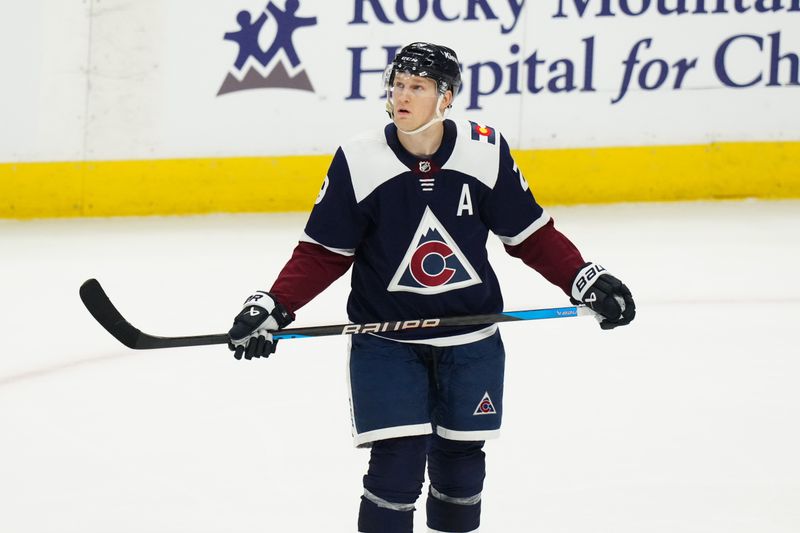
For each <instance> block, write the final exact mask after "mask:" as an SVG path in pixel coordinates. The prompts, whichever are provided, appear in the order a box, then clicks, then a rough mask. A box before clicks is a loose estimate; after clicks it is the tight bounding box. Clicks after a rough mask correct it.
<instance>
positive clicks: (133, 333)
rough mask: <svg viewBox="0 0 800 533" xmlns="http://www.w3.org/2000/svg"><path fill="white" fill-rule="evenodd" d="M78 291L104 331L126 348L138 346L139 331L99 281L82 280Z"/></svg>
mask: <svg viewBox="0 0 800 533" xmlns="http://www.w3.org/2000/svg"><path fill="white" fill-rule="evenodd" d="M79 292H80V296H81V301H83V305H85V306H86V309H88V310H89V312H90V313H91V314H92V316H93V317H94V319H95V320H97V322H98V323H99V324H100V325H101V326H103V327H104V328H105V329H106V331H108V332H109V333H111V335H112V336H113V337H114V338H115V339H117V340H118V341H119V342H121V343H122V344H124V345H125V346H127V347H128V348H134V349H136V348H139V346H138V340H139V336H140V335H141V331H139V330H138V329H136V328H135V327H133V326H132V325H131V323H130V322H128V321H127V320H125V318H123V316H122V315H121V314H120V312H119V311H117V308H116V307H114V304H112V303H111V300H109V299H108V295H106V291H104V290H103V287H102V286H101V285H100V282H99V281H97V280H96V279H94V278H92V279H88V280H86V281H84V282H83V285H81V288H80V291H79Z"/></svg>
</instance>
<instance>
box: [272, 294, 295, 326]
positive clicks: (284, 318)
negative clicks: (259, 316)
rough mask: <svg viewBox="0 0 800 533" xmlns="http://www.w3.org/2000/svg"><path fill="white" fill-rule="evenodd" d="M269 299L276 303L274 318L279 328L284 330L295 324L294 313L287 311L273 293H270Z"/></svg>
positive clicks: (273, 312) (273, 311)
mask: <svg viewBox="0 0 800 533" xmlns="http://www.w3.org/2000/svg"><path fill="white" fill-rule="evenodd" d="M267 294H269V297H270V298H272V301H273V302H275V309H273V310H272V318H274V319H275V322H277V323H278V328H279V329H283V328H285V327H286V326H288V325H289V324H291V323H292V322H294V313H292V312H291V311H289V310H288V309H286V308H285V307H284V306H283V305H282V304H281V303H280V302H279V301H278V299H277V298H275V296H273V295H272V293H270V292H268V293H267Z"/></svg>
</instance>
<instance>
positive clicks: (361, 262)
mask: <svg viewBox="0 0 800 533" xmlns="http://www.w3.org/2000/svg"><path fill="white" fill-rule="evenodd" d="M549 222H550V216H549V215H548V214H547V213H546V212H545V211H544V210H543V209H542V207H541V206H539V204H538V203H537V202H536V200H535V199H534V196H533V195H532V193H531V191H530V190H529V188H528V183H527V181H526V180H525V178H524V177H523V175H522V173H521V172H520V170H519V168H518V167H517V165H516V164H515V162H514V160H513V158H512V156H511V152H510V150H509V146H508V143H507V142H506V140H505V139H504V138H503V136H502V135H500V133H499V132H497V131H496V130H495V129H494V128H491V127H488V126H482V125H479V124H476V123H474V122H471V121H466V120H464V121H458V122H456V121H452V120H445V121H444V137H443V140H442V143H441V145H440V147H439V149H438V150H437V151H436V153H435V154H433V155H432V156H431V157H430V158H425V159H420V158H418V157H416V156H414V155H412V154H410V153H408V152H407V151H406V150H405V149H404V148H403V146H402V145H401V144H400V142H399V140H398V137H397V129H396V127H395V125H394V124H389V125H387V126H386V127H385V128H384V130H383V131H379V132H376V134H370V135H365V136H362V137H359V138H356V139H354V140H352V141H350V142H348V143H346V144H344V145H342V146H341V147H340V148H339V149H338V150H337V152H336V154H335V156H334V158H333V161H332V163H331V165H330V168H329V170H328V174H327V176H326V177H325V180H324V182H323V185H322V188H321V190H320V192H319V196H318V197H317V200H316V203H315V205H314V208H313V210H312V212H311V215H310V217H309V220H308V223H307V225H306V228H305V234H304V236H303V238H302V240H303V241H305V242H307V243H313V244H316V245H319V246H322V247H324V248H326V249H327V250H328V251H330V252H333V253H335V254H338V255H340V256H345V257H351V259H352V261H353V273H352V281H351V293H350V296H349V299H348V303H347V312H348V316H349V318H350V320H352V321H353V322H356V323H364V322H379V321H386V320H407V319H417V318H429V317H444V316H460V315H474V314H484V313H496V312H500V311H502V309H503V298H502V295H501V293H500V286H499V284H498V281H497V278H496V276H495V273H494V271H493V270H492V267H491V265H490V264H489V260H488V254H487V250H486V241H487V237H488V234H489V232H492V233H494V234H495V235H497V236H498V237H499V238H500V240H501V241H502V242H503V243H504V244H506V247H507V249H508V248H509V247H514V246H516V245H518V244H520V243H522V242H523V241H525V240H526V239H528V238H529V237H530V236H531V235H533V234H534V233H535V232H536V231H537V230H539V229H541V228H543V227H545V226H546V225H547V224H548V223H549ZM550 225H551V226H552V224H550ZM573 262H574V261H573ZM578 262H579V261H578ZM494 330H495V326H467V327H457V328H447V329H444V330H443V329H437V330H436V331H435V333H434V332H432V331H430V330H418V331H415V332H385V333H381V334H380V335H383V336H386V337H389V338H393V339H396V340H403V341H408V342H425V343H430V344H439V345H447V344H462V343H466V342H473V341H475V340H479V339H480V338H484V337H486V336H489V335H491V334H492V333H493V332H494Z"/></svg>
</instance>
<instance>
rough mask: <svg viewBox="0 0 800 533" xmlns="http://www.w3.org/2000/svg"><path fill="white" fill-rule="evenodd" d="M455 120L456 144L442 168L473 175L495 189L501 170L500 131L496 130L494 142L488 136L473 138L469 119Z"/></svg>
mask: <svg viewBox="0 0 800 533" xmlns="http://www.w3.org/2000/svg"><path fill="white" fill-rule="evenodd" d="M453 122H455V124H456V145H455V147H454V148H453V153H452V155H450V159H448V160H447V163H445V165H444V167H442V168H447V169H450V170H456V171H458V172H461V173H462V174H467V175H468V176H472V177H474V178H476V179H478V180H480V181H481V182H483V183H484V184H485V185H486V186H487V187H489V188H490V189H493V188H494V184H495V183H496V182H497V175H498V173H499V172H500V132H498V131H497V130H495V136H494V143H493V144H492V143H490V142H489V139H488V138H481V139H480V140H472V124H471V123H470V121H469V120H454V121H453Z"/></svg>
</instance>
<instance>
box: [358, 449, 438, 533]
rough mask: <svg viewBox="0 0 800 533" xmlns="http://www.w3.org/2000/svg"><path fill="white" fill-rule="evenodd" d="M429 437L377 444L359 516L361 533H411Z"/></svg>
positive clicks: (365, 484) (366, 479)
mask: <svg viewBox="0 0 800 533" xmlns="http://www.w3.org/2000/svg"><path fill="white" fill-rule="evenodd" d="M428 438H429V437H428V436H427V435H423V436H415V437H402V438H397V439H386V440H382V441H377V442H375V443H373V445H372V451H371V455H370V460H369V470H368V472H367V475H366V476H364V495H363V496H362V497H361V507H360V509H359V513H358V531H359V532H360V533H410V532H411V531H412V529H413V522H414V509H415V508H414V503H415V502H416V501H417V498H419V495H420V493H421V492H422V483H423V481H424V475H425V452H426V448H427V443H428Z"/></svg>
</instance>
